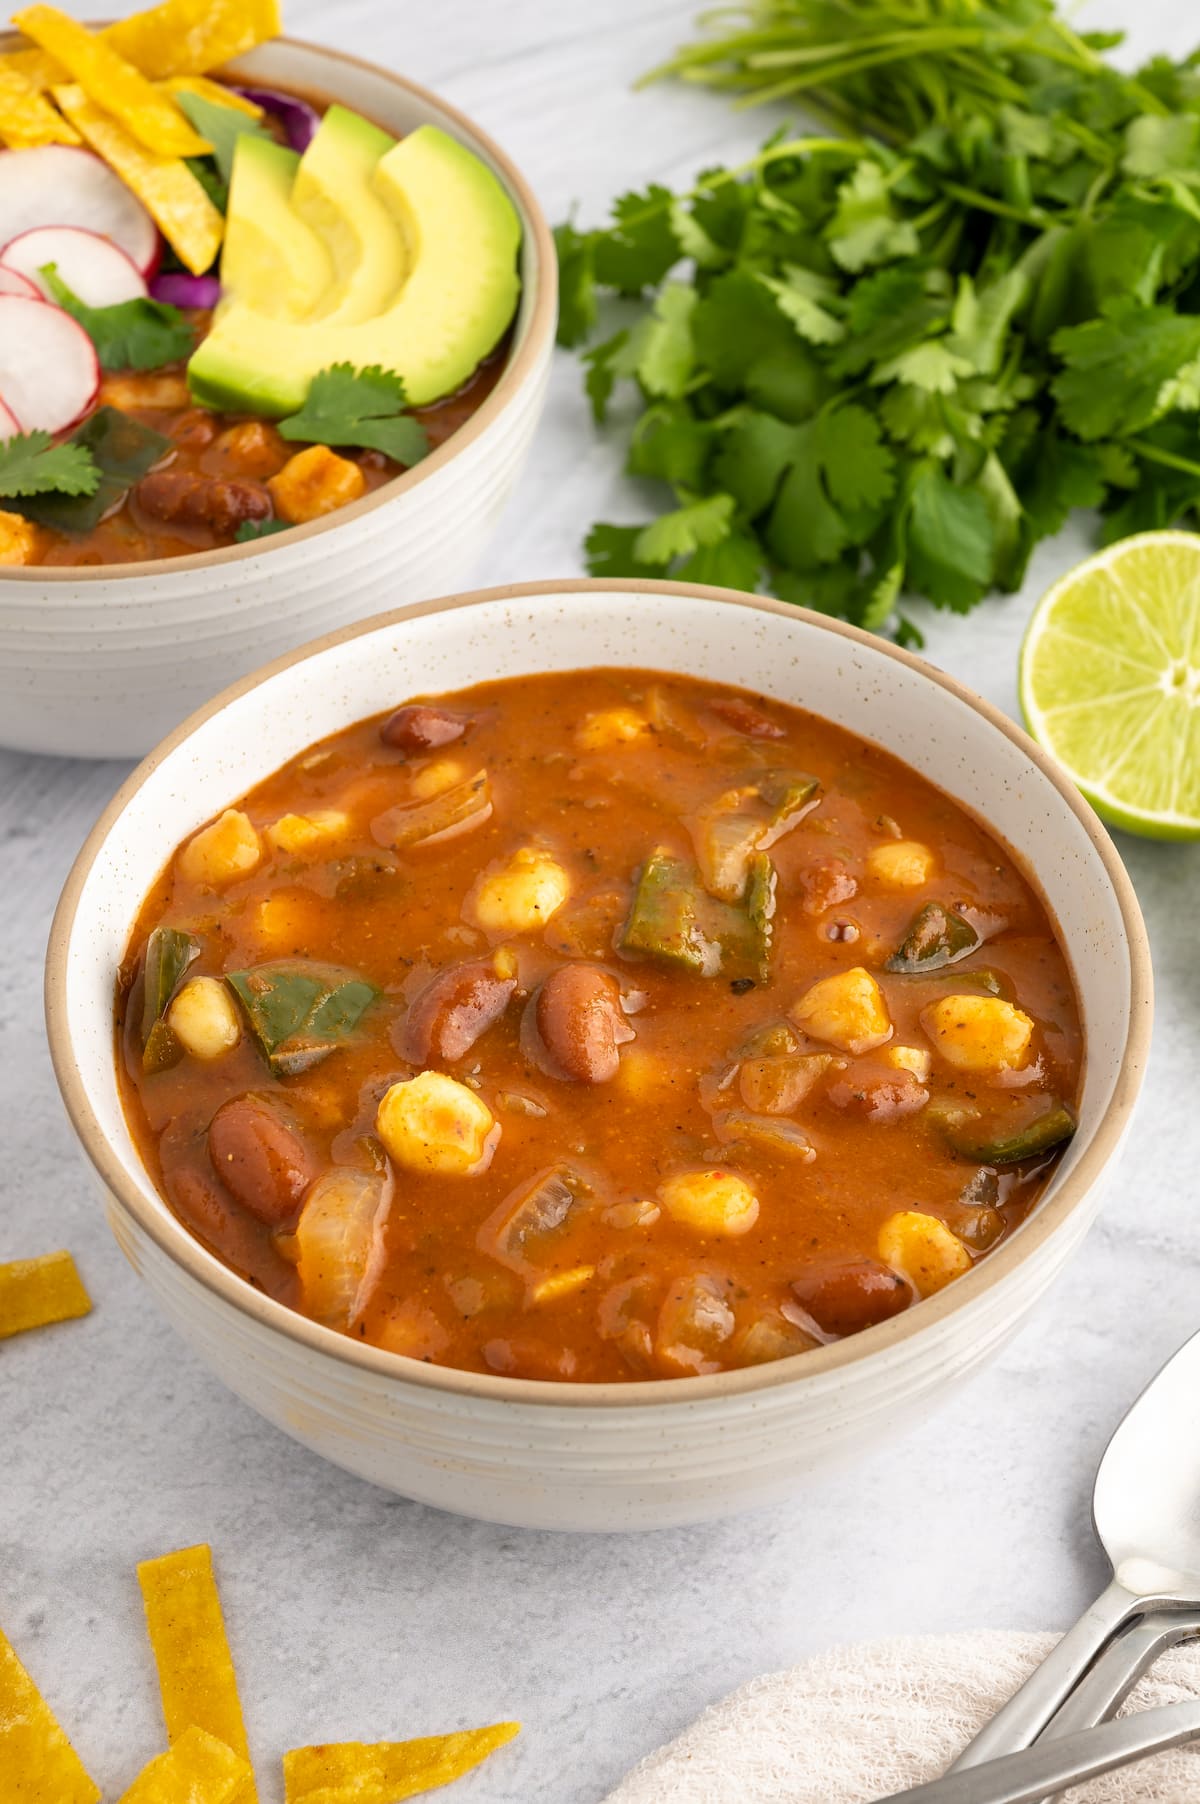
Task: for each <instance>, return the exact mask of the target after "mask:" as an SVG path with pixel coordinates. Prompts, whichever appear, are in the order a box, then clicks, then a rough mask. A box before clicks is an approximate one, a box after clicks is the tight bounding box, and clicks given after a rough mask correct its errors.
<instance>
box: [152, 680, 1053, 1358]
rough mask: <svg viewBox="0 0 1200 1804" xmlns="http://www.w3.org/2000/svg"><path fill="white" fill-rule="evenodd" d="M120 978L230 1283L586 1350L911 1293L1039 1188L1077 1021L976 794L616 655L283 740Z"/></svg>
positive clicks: (984, 1240) (734, 1329) (169, 1184)
mask: <svg viewBox="0 0 1200 1804" xmlns="http://www.w3.org/2000/svg"><path fill="white" fill-rule="evenodd" d="M239 816H240V817H241V818H239ZM422 835H434V836H432V837H422ZM164 929H165V930H168V935H170V934H174V935H175V936H176V937H175V938H174V939H170V938H169V937H168V938H162V937H160V938H159V939H158V940H157V941H156V942H155V944H154V947H153V948H152V953H153V956H152V963H153V964H154V967H155V968H154V970H153V971H152V973H151V985H150V987H151V989H152V991H153V997H152V1006H151V1008H150V1009H149V1011H147V1009H146V1001H145V991H146V988H147V984H146V958H147V946H148V942H149V940H150V936H151V934H152V933H153V932H154V931H155V930H160V936H161V932H162V930H164ZM181 936H186V937H181ZM170 945H173V946H174V947H175V948H176V954H177V956H176V958H175V966H177V967H178V968H177V969H176V968H174V967H172V968H165V967H164V960H163V957H162V953H163V948H164V947H166V946H170ZM180 948H182V952H181V951H180ZM187 960H190V962H186V961H187ZM897 963H899V964H901V965H903V964H905V963H907V964H908V966H909V967H910V968H909V969H907V970H905V969H895V968H889V964H890V965H891V966H892V967H895V966H896V965H897ZM166 966H167V967H170V966H171V961H170V960H169V959H168V960H167V961H166ZM198 978H200V979H205V980H208V987H207V988H206V987H205V985H204V984H201V985H200V986H199V987H198V988H189V986H192V985H193V984H194V983H195V980H196V979H198ZM814 986H820V987H819V988H814ZM309 996H311V997H312V998H315V1000H314V1002H313V1008H312V1010H311V1011H310V1012H309V1013H308V1014H305V1009H306V1008H307V1007H308V1003H307V1001H306V998H307V997H309ZM168 998H173V999H172V1000H170V1001H169V1002H168ZM364 998H367V999H366V1000H365V1002H364ZM160 1002H161V1003H164V1004H167V1006H166V1012H165V1014H164V1015H163V1017H162V1019H161V1020H160V1021H159V1022H158V1025H157V1027H154V1028H153V1034H154V1035H155V1036H156V1039H154V1040H153V1043H152V1045H151V1048H150V1051H149V1054H147V1053H146V1052H145V1051H144V1043H145V1033H146V1030H147V1027H148V1026H152V1021H153V1017H154V1015H155V1012H156V1008H157V1005H158V1003H160ZM272 1011H274V1013H272ZM118 1017H119V1025H120V1047H121V1067H122V1081H123V1086H124V1099H125V1106H126V1110H127V1113H128V1117H129V1120H130V1122H131V1125H132V1128H133V1131H134V1134H135V1137H136V1139H137V1143H138V1145H139V1147H140V1149H141V1152H142V1156H143V1157H144V1159H145V1162H146V1165H147V1167H148V1169H149V1170H150V1172H151V1173H152V1174H153V1176H154V1179H155V1181H156V1182H157V1183H158V1185H159V1186H160V1188H161V1189H162V1191H163V1194H164V1195H165V1196H166V1198H167V1199H168V1201H169V1203H170V1205H171V1207H172V1208H173V1209H174V1210H175V1212H176V1214H177V1215H178V1216H179V1217H180V1219H181V1220H182V1221H183V1222H184V1223H185V1225H186V1226H187V1227H188V1228H189V1229H190V1230H191V1231H192V1232H193V1233H194V1234H196V1235H197V1236H198V1237H199V1238H200V1239H201V1240H202V1241H203V1242H204V1243H205V1244H206V1245H207V1246H208V1247H210V1248H211V1249H212V1250H213V1251H214V1252H215V1253H217V1255H218V1256H219V1257H220V1258H222V1259H223V1260H224V1261H225V1262H226V1263H227V1264H228V1265H230V1266H231V1267H233V1268H234V1269H235V1270H237V1271H238V1272H240V1273H242V1274H243V1275H244V1276H245V1277H246V1278H247V1279H248V1280H249V1281H250V1282H251V1283H252V1284H254V1285H256V1286H258V1287H259V1288H261V1289H262V1290H265V1291H266V1292H268V1293H269V1294H270V1295H272V1296H274V1297H276V1298H278V1299H279V1300H280V1301H281V1302H283V1303H285V1304H287V1305H288V1306H289V1307H291V1308H294V1309H297V1310H300V1311H302V1312H305V1313H308V1314H310V1315H312V1316H314V1317H315V1318H316V1319H318V1320H323V1321H325V1322H326V1323H327V1324H328V1325H330V1326H333V1327H336V1328H339V1329H341V1330H342V1331H343V1332H345V1333H348V1334H350V1335H352V1336H354V1337H355V1338H357V1339H361V1340H364V1341H367V1342H370V1343H372V1344H374V1345H376V1346H379V1347H385V1348H390V1349H392V1350H394V1351H396V1352H399V1353H403V1354H407V1355H408V1356H410V1357H412V1358H415V1359H420V1360H426V1361H431V1362H433V1363H436V1364H441V1365H450V1366H458V1367H461V1368H464V1369H467V1370H471V1371H481V1372H488V1371H490V1372H497V1373H504V1374H516V1375H519V1376H526V1377H532V1378H560V1379H571V1380H580V1381H595V1380H638V1379H646V1378H658V1377H667V1376H688V1375H691V1374H694V1373H704V1372H714V1371H721V1370H726V1369H730V1368H734V1367H738V1366H745V1365H749V1364H753V1363H758V1362H761V1361H764V1360H769V1359H775V1358H780V1357H787V1356H791V1355H796V1354H800V1355H801V1356H802V1355H803V1353H804V1351H805V1350H806V1349H808V1348H811V1347H813V1346H816V1345H818V1344H821V1343H823V1342H827V1341H829V1340H833V1339H837V1338H840V1337H841V1336H844V1335H847V1334H852V1333H855V1332H857V1331H858V1330H860V1329H862V1328H864V1327H868V1326H870V1325H872V1324H874V1323H876V1322H879V1321H883V1320H886V1319H888V1318H889V1317H891V1316H894V1315H896V1314H897V1313H899V1312H901V1311H903V1310H906V1309H909V1308H912V1307H915V1306H917V1304H918V1303H919V1302H920V1300H921V1298H922V1297H923V1296H926V1295H929V1294H932V1293H933V1292H934V1291H936V1290H938V1289H940V1288H941V1287H942V1286H943V1285H944V1284H947V1283H949V1282H952V1281H954V1280H955V1279H956V1278H957V1277H958V1276H960V1275H961V1274H962V1273H964V1272H966V1271H968V1270H970V1268H971V1267H972V1266H973V1265H974V1264H975V1263H977V1262H978V1261H979V1260H982V1259H986V1258H987V1256H988V1254H989V1253H990V1252H991V1251H992V1250H993V1249H994V1247H995V1246H997V1245H998V1244H999V1243H1000V1242H1002V1241H1003V1240H1004V1239H1005V1238H1006V1237H1007V1236H1008V1235H1009V1234H1011V1233H1012V1231H1013V1230H1014V1228H1015V1227H1016V1226H1017V1225H1018V1224H1019V1223H1020V1222H1021V1221H1022V1220H1023V1218H1024V1217H1025V1215H1026V1214H1027V1213H1028V1211H1029V1209H1030V1207H1031V1205H1032V1204H1033V1203H1034V1201H1035V1200H1036V1198H1037V1196H1038V1195H1039V1193H1040V1192H1041V1190H1042V1188H1043V1187H1044V1185H1045V1183H1046V1181H1047V1178H1048V1176H1049V1174H1050V1172H1051V1170H1052V1168H1053V1165H1054V1162H1055V1160H1056V1158H1057V1157H1058V1156H1059V1152H1060V1150H1061V1147H1062V1145H1063V1144H1064V1143H1065V1139H1066V1138H1067V1137H1069V1133H1070V1129H1071V1125H1072V1121H1071V1109H1072V1106H1073V1104H1074V1101H1075V1098H1076V1093H1077V1090H1078V1086H1079V1080H1080V1069H1081V1058H1082V1042H1081V1030H1080V1018H1079V1010H1078V1005H1077V1000H1076V996H1075V993H1074V990H1073V987H1072V982H1071V978H1070V974H1069V971H1068V967H1067V963H1066V960H1065V958H1064V955H1063V952H1062V949H1061V947H1060V945H1059V944H1058V941H1057V939H1056V936H1055V932H1054V927H1053V924H1052V922H1051V921H1050V919H1049V918H1048V916H1047V912H1046V909H1045V907H1044V905H1043V904H1042V902H1041V901H1040V899H1039V897H1038V895H1037V893H1036V892H1035V890H1034V888H1033V887H1032V885H1031V883H1030V882H1029V880H1028V879H1027V878H1026V876H1025V875H1024V874H1023V873H1022V871H1021V870H1020V868H1019V867H1018V866H1017V864H1016V862H1015V861H1014V859H1013V857H1012V855H1011V854H1010V853H1009V852H1008V851H1007V850H1006V848H1005V847H1004V846H1003V845H1001V844H1000V843H999V842H998V841H997V840H995V839H994V838H992V837H991V836H990V835H989V834H988V833H987V832H986V831H985V830H984V828H983V827H982V826H981V825H980V824H979V823H978V822H976V821H975V820H974V819H973V818H972V817H971V816H969V815H968V814H967V813H966V812H965V811H964V810H963V809H962V808H960V807H959V806H958V805H957V804H956V803H955V802H953V801H952V800H950V798H949V797H948V796H946V795H945V794H943V793H942V792H941V791H940V790H939V789H937V788H936V787H934V785H933V784H931V783H929V782H928V781H926V780H925V779H924V778H922V777H920V776H918V775H917V774H916V773H915V772H914V771H912V770H910V769H908V768H907V767H905V766H904V765H902V764H901V763H899V762H898V761H897V760H896V759H894V758H892V757H891V756H889V755H888V754H887V753H885V752H883V751H881V750H880V749H879V748H878V747H875V746H873V745H871V744H869V743H865V742H863V741H861V740H859V739H857V738H856V737H855V736H854V735H853V734H851V733H848V732H846V731H845V730H843V729H842V728H840V727H836V726H833V725H831V724H830V723H829V722H827V721H824V720H820V719H817V718H816V717H814V716H812V715H810V714H807V713H804V712H802V711H801V710H799V709H797V708H792V707H788V706H785V705H783V704H782V703H779V702H775V701H770V700H763V699H761V698H758V697H752V696H747V695H745V694H743V693H742V692H740V691H737V690H732V689H725V688H721V687H719V686H717V685H714V684H711V683H706V682H700V681H696V680H692V679H689V678H683V677H675V676H659V675H656V674H655V673H653V672H646V671H637V670H589V671H582V672H574V673H569V674H559V675H551V676H542V677H535V678H521V679H519V680H508V681H501V682H492V683H483V684H480V685H479V686H478V687H477V688H474V689H471V690H467V691H463V692H461V693H458V694H455V695H452V696H448V697H443V698H438V699H437V700H435V701H431V702H428V703H425V704H422V705H420V706H410V707H409V708H407V709H403V710H401V711H400V714H399V715H398V716H397V717H396V719H395V720H394V721H393V722H392V724H391V725H390V726H389V724H388V719H387V718H386V717H381V718H380V719H375V720H367V721H363V722H361V723H359V724H358V725H356V726H353V727H351V728H349V729H347V730H346V731H344V732H342V733H339V734H337V735H335V736H334V737H332V738H330V739H328V740H326V741H324V742H323V743H322V744H321V745H319V746H316V747H313V748H311V749H310V750H308V751H306V752H304V753H303V754H301V755H300V756H298V757H296V758H293V759H292V760H291V761H290V762H289V763H288V764H287V765H285V766H284V767H283V768H282V769H281V770H279V771H278V772H276V773H275V775H273V776H271V777H270V778H268V779H267V780H266V781H265V782H263V783H260V784H259V785H257V787H255V788H254V789H253V790H251V791H250V792H249V794H248V795H247V796H245V797H244V798H243V799H242V801H241V802H240V803H238V804H237V812H236V814H235V815H234V816H232V817H227V818H225V819H224V820H223V822H222V823H221V824H220V826H219V827H218V828H217V829H215V830H212V831H210V830H205V831H204V832H202V833H201V834H200V835H199V836H196V837H195V838H194V839H193V840H192V841H191V842H189V843H188V844H187V845H185V846H183V847H181V848H180V849H179V850H178V851H177V852H176V853H175V855H174V856H173V857H172V859H171V861H170V863H169V864H168V866H167V868H166V870H165V871H164V872H163V874H162V876H161V878H160V879H159V881H158V882H157V884H156V885H155V887H154V889H153V891H152V892H151V894H150V895H149V896H148V897H147V899H146V903H145V906H144V907H143V909H142V911H141V914H140V916H139V919H138V921H137V924H136V927H135V929H134V932H133V935H132V938H131V940H130V944H129V949H128V956H127V959H126V962H125V966H124V970H123V974H122V981H121V988H120V997H119V1008H118ZM210 1017H211V1018H210ZM268 1017H270V1019H269V1020H268ZM197 1022H199V1027H198V1026H197ZM214 1023H215V1026H214ZM177 1030H178V1031H177ZM285 1030H286V1032H285ZM223 1036H224V1041H229V1040H236V1043H235V1044H228V1045H225V1044H224V1042H223V1038H222V1037H223ZM281 1036H282V1037H281ZM385 1098H386V1099H387V1100H385Z"/></svg>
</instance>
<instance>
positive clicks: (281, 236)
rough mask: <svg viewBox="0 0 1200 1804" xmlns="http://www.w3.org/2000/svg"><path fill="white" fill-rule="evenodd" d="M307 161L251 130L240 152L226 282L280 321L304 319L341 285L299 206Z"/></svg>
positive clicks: (230, 291)
mask: <svg viewBox="0 0 1200 1804" xmlns="http://www.w3.org/2000/svg"><path fill="white" fill-rule="evenodd" d="M299 166H300V158H299V157H298V156H297V155H296V152H295V151H294V150H287V149H285V148H284V146H283V145H282V144H274V143H272V142H271V140H270V139H269V138H257V137H255V136H254V135H253V134H252V133H250V132H243V133H242V135H241V136H240V137H239V139H238V141H237V147H236V149H235V150H234V153H233V174H232V176H231V178H230V182H229V215H228V219H227V221H226V226H225V248H224V250H223V251H222V252H221V283H222V286H223V288H224V290H225V293H226V294H227V295H231V296H233V297H234V298H235V299H236V300H237V301H239V302H241V303H243V304H244V305H245V306H247V307H253V308H254V309H255V310H256V311H257V312H259V313H265V314H268V315H270V316H272V317H274V318H278V319H303V318H304V317H305V315H306V314H309V313H311V312H312V310H313V308H314V307H315V306H316V305H317V302H318V301H319V300H320V298H321V296H322V295H323V294H325V293H326V292H327V290H328V289H329V288H330V287H331V285H332V283H333V264H332V263H331V262H330V259H329V253H328V251H327V250H326V249H325V246H324V244H323V243H322V242H321V240H320V238H318V236H317V234H316V233H315V232H314V231H313V230H312V229H311V227H309V226H307V225H306V224H305V223H304V221H303V219H301V217H300V215H299V214H298V213H297V212H296V211H295V210H294V208H293V207H292V204H291V195H292V184H293V182H294V181H295V179H296V170H297V169H298V168H299ZM227 304H228V303H227Z"/></svg>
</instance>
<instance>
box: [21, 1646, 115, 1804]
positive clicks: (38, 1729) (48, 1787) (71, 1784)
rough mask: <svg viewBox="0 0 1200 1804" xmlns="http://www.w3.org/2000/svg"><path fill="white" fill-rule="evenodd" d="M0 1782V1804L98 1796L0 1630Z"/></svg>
mask: <svg viewBox="0 0 1200 1804" xmlns="http://www.w3.org/2000/svg"><path fill="white" fill-rule="evenodd" d="M0 1782H2V1785H3V1790H2V1792H0V1795H2V1796H3V1798H4V1804H49V1800H50V1799H53V1801H54V1804H98V1800H99V1797H100V1787H99V1786H98V1785H94V1784H93V1783H92V1781H91V1780H90V1779H89V1778H88V1776H87V1774H86V1773H85V1772H84V1770H83V1766H82V1764H81V1762H80V1759H79V1756H78V1754H77V1753H76V1752H75V1750H74V1748H73V1747H72V1746H71V1744H70V1742H69V1741H68V1740H67V1738H66V1736H65V1734H64V1733H63V1731H62V1729H61V1728H60V1727H59V1724H58V1722H57V1720H56V1719H55V1716H54V1713H53V1711H52V1710H51V1709H50V1706H49V1704H47V1702H46V1700H45V1698H44V1697H43V1696H42V1694H41V1692H40V1691H39V1690H38V1688H37V1686H36V1685H35V1684H34V1682H33V1680H32V1679H31V1678H30V1676H29V1674H28V1673H27V1672H26V1671H25V1668H24V1667H23V1666H22V1665H21V1662H20V1661H19V1660H18V1659H17V1656H16V1654H15V1653H14V1652H13V1650H12V1647H11V1646H10V1644H9V1642H8V1641H7V1640H6V1639H5V1637H4V1634H3V1632H2V1631H0Z"/></svg>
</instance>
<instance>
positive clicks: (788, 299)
mask: <svg viewBox="0 0 1200 1804" xmlns="http://www.w3.org/2000/svg"><path fill="white" fill-rule="evenodd" d="M758 279H759V281H760V282H761V283H762V285H763V287H764V288H765V289H766V290H767V292H768V293H769V294H772V295H774V297H775V304H776V306H777V307H778V308H779V311H780V312H781V313H783V314H784V315H786V317H787V318H788V319H790V320H791V322H792V324H793V326H795V328H796V330H797V332H799V334H800V336H801V338H806V339H808V341H809V343H810V344H815V345H835V344H840V343H841V341H842V339H843V338H844V337H845V336H846V328H845V326H844V325H843V324H842V322H841V320H840V319H838V318H837V317H836V316H835V315H834V314H833V313H832V312H831V311H830V306H829V304H830V302H831V301H834V302H835V301H836V299H837V292H838V289H837V283H836V282H834V281H832V280H831V279H830V278H829V277H828V276H819V275H816V274H815V273H814V272H813V271H812V270H811V269H802V268H801V267H800V265H799V264H796V263H785V264H784V266H783V275H782V277H778V276H768V275H760V276H759V278H758Z"/></svg>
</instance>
